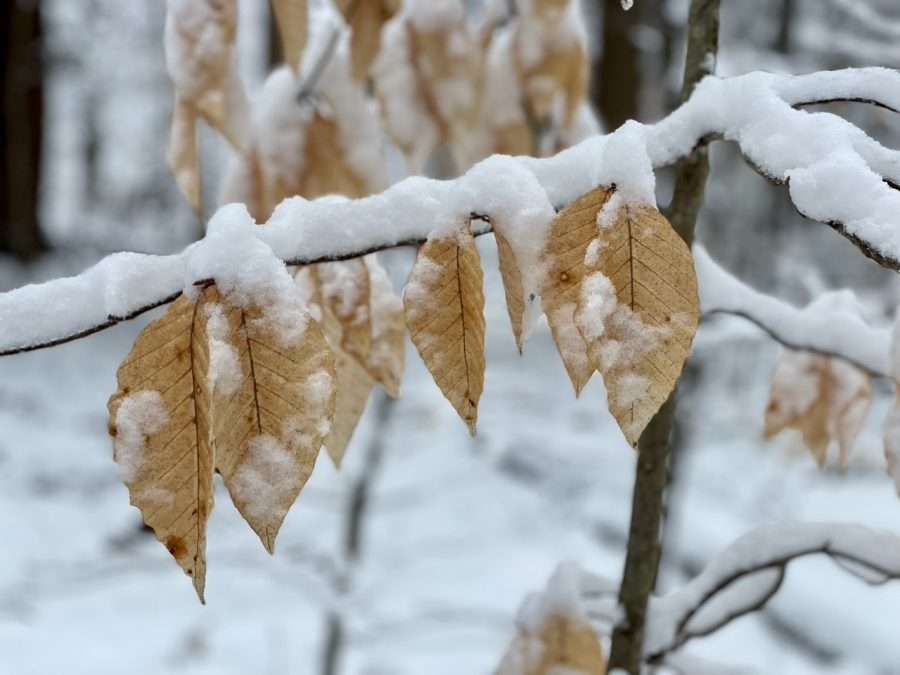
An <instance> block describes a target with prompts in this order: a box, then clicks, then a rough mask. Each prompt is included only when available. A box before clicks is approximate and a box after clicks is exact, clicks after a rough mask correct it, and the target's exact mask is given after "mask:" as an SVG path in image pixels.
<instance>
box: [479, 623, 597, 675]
mask: <svg viewBox="0 0 900 675" xmlns="http://www.w3.org/2000/svg"><path fill="white" fill-rule="evenodd" d="M563 673H566V674H569V673H571V674H572V675H576V674H577V675H604V674H605V673H606V662H605V660H604V657H603V648H602V647H601V645H600V640H599V639H598V638H597V634H596V633H595V632H594V629H593V628H592V627H591V625H590V624H589V623H586V622H583V621H578V620H576V619H574V618H572V617H569V616H564V615H561V614H552V615H551V616H549V617H547V618H546V619H544V622H543V625H542V626H541V628H540V632H539V633H537V634H533V633H530V632H528V631H527V630H523V629H521V628H520V630H519V633H518V634H517V635H516V637H515V638H514V640H513V642H512V644H511V645H510V648H509V650H508V651H507V653H506V655H505V656H504V658H503V661H502V662H501V664H500V667H499V668H498V669H497V671H496V673H495V675H561V674H563Z"/></svg>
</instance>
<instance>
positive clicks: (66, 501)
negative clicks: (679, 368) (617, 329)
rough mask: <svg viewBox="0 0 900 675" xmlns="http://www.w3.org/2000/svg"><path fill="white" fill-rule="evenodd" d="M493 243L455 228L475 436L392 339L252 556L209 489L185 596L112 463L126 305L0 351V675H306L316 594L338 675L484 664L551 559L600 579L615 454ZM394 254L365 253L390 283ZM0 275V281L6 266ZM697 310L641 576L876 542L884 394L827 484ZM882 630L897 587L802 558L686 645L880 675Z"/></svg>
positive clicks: (739, 349)
mask: <svg viewBox="0 0 900 675" xmlns="http://www.w3.org/2000/svg"><path fill="white" fill-rule="evenodd" d="M492 247H493V242H492V241H491V238H490V237H482V238H481V239H480V240H479V248H480V249H481V250H482V251H484V252H485V256H484V257H485V267H486V269H487V275H486V277H487V278H486V284H487V291H488V358H487V361H488V371H487V380H486V387H485V393H484V397H483V399H482V404H481V413H480V415H479V434H478V436H477V438H475V439H470V438H469V436H468V433H467V431H466V429H465V426H464V425H463V424H462V423H461V422H460V421H459V419H458V418H457V416H456V414H455V413H454V411H453V410H452V408H451V407H450V406H449V404H447V403H446V401H444V399H443V397H442V396H441V394H440V392H439V391H438V389H437V387H436V386H435V385H434V384H433V382H431V380H430V379H429V377H428V375H427V373H426V371H425V369H424V367H423V366H422V364H421V362H420V361H419V360H418V357H417V356H416V355H415V354H414V350H412V349H411V348H410V353H409V366H408V372H407V375H406V377H405V379H404V383H403V395H402V398H401V400H400V402H399V403H397V404H396V405H394V406H392V407H391V413H390V415H389V417H388V421H387V423H386V426H384V427H378V426H377V425H376V423H375V421H374V420H373V417H372V416H371V415H368V416H367V417H366V419H365V420H364V423H363V425H362V426H361V427H360V428H359V429H358V431H357V434H356V436H355V439H354V441H353V443H352V445H351V447H350V450H349V451H348V458H347V464H346V466H345V468H344V469H343V470H342V472H341V473H340V474H338V473H337V472H335V471H334V469H333V468H332V466H331V465H330V463H329V461H328V459H327V457H324V456H323V457H321V458H320V461H319V464H318V465H317V467H316V471H315V474H314V476H313V479H312V480H311V482H310V483H309V485H308V487H307V488H306V489H305V490H304V492H303V493H302V494H301V496H300V499H299V501H298V503H297V504H296V506H295V508H294V510H293V511H292V512H291V514H290V515H289V516H288V519H287V521H286V523H285V527H284V529H283V531H282V534H281V535H280V537H279V542H278V547H277V552H276V555H275V556H274V558H270V557H269V556H268V555H267V554H266V553H265V552H264V551H263V549H262V547H261V546H260V545H259V542H258V541H257V540H256V539H255V538H254V536H253V534H252V532H250V530H249V529H248V528H246V526H244V524H243V523H242V522H241V521H240V517H239V516H238V514H237V512H236V511H235V509H234V508H233V507H232V506H231V504H230V503H229V502H228V498H227V495H226V494H225V492H224V489H222V487H221V486H219V489H218V490H217V494H216V497H217V504H216V509H215V511H214V513H213V517H212V521H211V527H210V532H209V547H210V548H209V573H208V584H207V602H208V604H207V605H206V606H201V605H200V604H199V603H198V602H197V599H196V596H195V594H194V591H193V589H192V587H191V584H190V582H189V580H188V579H187V578H186V577H185V576H184V575H183V574H182V572H181V571H180V570H179V569H178V567H177V565H176V564H175V563H174V562H173V561H172V560H171V558H170V556H169V555H168V553H167V552H166V551H165V549H164V548H163V547H162V546H161V545H159V544H158V543H157V542H156V541H155V540H154V539H153V537H152V536H150V535H148V534H146V533H143V532H141V531H140V528H139V525H140V516H139V514H138V512H137V510H136V509H134V508H132V507H130V506H129V505H128V497H127V492H126V490H125V488H124V486H123V485H122V484H121V483H120V482H119V479H118V474H117V469H116V467H115V465H114V464H113V462H112V460H111V446H110V442H109V439H108V437H107V434H106V416H105V410H106V399H107V397H108V396H109V394H110V393H111V392H112V391H113V390H114V388H115V386H114V385H115V369H116V366H117V364H118V362H119V361H120V360H121V359H122V358H123V357H124V356H125V355H126V353H127V352H128V349H129V348H130V343H131V341H132V340H133V339H134V337H135V335H136V333H137V331H138V329H139V328H140V326H141V325H142V324H143V323H144V322H145V321H146V319H142V320H139V321H135V322H132V323H130V324H127V325H125V326H120V327H118V328H115V329H112V330H110V331H107V332H105V333H101V334H99V335H97V336H94V337H92V338H89V339H85V340H81V341H79V342H76V343H73V344H69V345H64V346H62V347H58V348H54V349H52V350H49V351H43V352H36V353H31V354H23V355H19V356H14V357H7V358H4V359H0V429H2V433H0V539H2V541H4V542H6V544H5V545H4V546H3V547H2V550H3V554H2V555H0V675H7V674H9V675H30V674H35V675H37V674H40V675H45V674H50V673H53V674H55V673H60V672H66V673H73V674H78V673H85V674H87V673H90V674H92V675H96V674H102V673H120V672H123V671H127V672H129V673H147V674H148V675H149V674H154V675H155V674H158V673H192V674H194V673H209V674H216V675H218V674H225V673H235V674H238V673H240V674H245V673H266V674H272V675H276V674H281V673H291V674H300V675H305V674H307V673H309V674H313V673H318V672H320V665H319V657H320V654H321V650H322V645H323V641H324V636H325V630H326V615H327V613H328V612H329V610H335V609H336V610H338V611H341V612H343V614H344V615H345V616H346V617H347V625H348V629H349V631H348V643H347V644H346V650H345V656H346V658H345V660H344V670H343V672H344V673H346V674H347V675H351V674H359V675H387V674H389V673H390V674H392V673H398V674H410V675H420V674H424V673H428V674H429V675H430V674H434V675H441V674H443V673H448V674H450V673H454V674H455V673H489V672H491V670H492V668H493V667H494V666H495V665H496V664H497V663H498V661H499V659H500V657H501V655H502V653H503V651H504V649H505V647H506V644H507V642H508V640H509V639H510V637H511V636H512V634H513V628H514V625H513V620H514V616H515V612H516V609H517V607H518V605H519V604H520V602H521V601H522V600H523V599H524V597H525V595H526V593H528V592H530V591H533V590H536V589H539V588H542V587H543V585H544V583H545V582H546V580H547V578H548V577H549V576H550V574H551V573H552V571H553V569H554V567H555V566H556V564H557V563H558V562H559V561H560V560H564V559H570V560H575V561H577V562H579V563H580V564H581V565H582V566H584V567H585V568H587V569H589V570H591V571H594V572H597V573H600V574H603V575H606V576H610V577H613V578H616V577H618V575H619V573H620V569H621V565H622V560H623V537H624V533H625V531H626V529H627V522H628V509H629V506H630V491H631V480H632V471H633V467H634V454H633V452H632V451H631V450H630V449H629V448H628V447H627V446H626V444H625V442H624V440H623V439H622V438H621V436H620V434H619V432H618V430H617V428H616V426H615V423H614V421H613V420H612V419H611V418H610V417H609V415H608V414H607V413H606V411H605V404H604V393H603V388H602V385H601V384H600V382H599V381H594V382H592V383H591V384H590V385H589V387H588V388H587V389H586V390H585V392H584V393H583V394H582V396H581V398H580V399H579V400H577V401H576V400H575V398H574V396H573V394H572V392H571V386H570V384H569V382H568V380H567V378H566V376H565V372H564V370H563V368H562V365H561V364H560V362H559V359H558V357H557V355H556V353H555V350H554V348H553V346H552V343H551V341H550V338H549V335H548V333H547V331H546V328H542V329H541V330H538V331H537V334H536V335H535V336H534V337H533V338H532V340H531V341H530V342H529V343H527V345H526V350H525V356H524V357H521V358H520V357H519V356H518V355H517V354H516V351H515V345H514V342H513V339H512V336H511V334H510V331H509V326H508V319H507V317H506V314H505V309H504V307H503V298H502V289H501V285H500V281H499V275H498V273H497V272H496V264H495V261H494V254H493V251H492V250H491V249H492ZM409 260H410V258H409V256H408V255H406V254H397V255H392V256H390V263H391V265H392V267H394V268H395V271H397V272H398V277H399V278H402V276H403V274H404V273H405V272H404V270H405V269H407V268H408V264H409ZM10 270H11V268H10V267H8V266H7V267H6V268H4V269H3V273H2V275H0V278H3V279H4V283H5V284H6V287H9V286H12V285H15V284H19V283H22V282H23V281H24V278H22V277H21V276H19V275H17V274H13V273H12V272H11V271H10ZM44 273H46V274H58V273H59V270H55V269H54V268H49V269H47V270H45V272H44ZM719 324H721V322H719ZM719 324H713V325H709V324H705V325H704V327H703V328H702V329H701V331H704V332H705V333H706V337H701V340H700V341H699V343H698V346H697V349H696V350H695V356H694V359H695V362H696V363H697V364H699V365H700V367H701V371H700V372H701V381H702V382H703V384H702V385H701V388H700V393H699V394H698V395H697V397H695V398H694V400H693V403H692V405H690V406H687V407H686V408H685V411H686V413H687V420H688V427H689V434H688V438H689V442H688V443H687V444H685V447H683V448H682V449H681V453H682V454H681V456H680V458H679V459H680V461H679V462H678V464H677V467H676V483H675V487H674V500H673V505H672V512H671V516H672V528H671V529H670V530H669V531H668V532H667V539H666V543H667V546H668V547H669V553H668V555H667V564H666V567H665V569H664V572H663V576H662V579H661V582H662V586H663V588H664V589H665V590H670V589H672V588H673V587H675V586H677V585H679V584H681V583H683V582H684V581H685V578H686V577H685V574H690V573H696V572H697V571H699V568H700V567H701V566H702V565H703V563H704V562H705V561H707V560H708V559H709V558H710V557H711V556H713V555H714V554H715V553H716V552H717V551H719V550H721V549H722V548H724V547H725V546H726V545H727V544H728V543H730V542H731V541H732V540H733V539H735V538H736V537H738V536H740V535H741V534H743V533H744V532H746V531H747V530H749V529H751V528H752V527H754V526H756V525H759V524H763V523H772V522H777V521H780V520H787V519H802V520H810V521H813V520H816V521H817V520H829V521H851V522H860V523H863V524H866V525H872V526H878V527H884V528H888V529H892V530H897V531H900V501H898V500H897V498H896V495H895V494H894V491H893V486H892V484H891V482H890V481H889V480H888V479H887V477H886V476H885V475H884V474H883V471H882V466H881V460H880V452H881V448H880V442H879V439H878V435H877V424H878V420H879V419H880V418H881V417H882V415H883V409H884V406H885V402H884V401H882V402H881V407H880V408H879V407H876V409H875V410H874V411H873V414H872V415H871V419H870V424H869V427H870V428H869V429H867V433H866V434H864V436H863V438H862V440H861V441H860V444H859V445H860V448H859V453H858V456H857V457H856V458H855V460H854V461H853V462H851V469H850V472H849V473H848V475H841V474H839V473H825V474H822V473H819V472H818V471H817V470H816V469H815V468H814V464H813V460H812V459H811V458H810V457H808V456H806V455H799V456H790V455H789V453H787V452H786V451H785V448H784V446H785V445H786V443H785V442H779V443H775V444H773V445H770V446H766V445H764V444H763V443H762V441H761V440H760V431H761V428H762V416H763V409H764V406H765V401H766V379H767V376H768V373H769V372H770V370H771V368H772V367H773V365H774V357H775V354H776V350H775V348H774V347H771V346H768V345H766V343H764V342H762V340H761V338H758V337H757V336H756V335H755V334H754V333H753V332H752V330H751V331H747V330H743V329H741V330H722V329H720V328H718V327H717V325H719ZM717 334H721V336H724V337H721V336H720V337H716V335H717ZM729 361H731V362H733V363H734V364H735V365H734V366H727V364H728V363H729ZM719 373H721V376H720V375H719ZM735 373H736V374H735ZM882 398H884V396H883V395H882ZM371 407H372V406H370V408H371ZM370 412H371V411H370ZM376 434H377V435H379V437H380V438H381V440H382V441H383V443H384V446H385V450H386V456H385V462H384V465H383V466H382V470H381V472H380V473H379V474H378V475H377V476H376V477H375V478H374V480H373V488H374V496H373V501H372V504H371V509H370V511H369V513H368V517H367V518H366V520H365V532H364V540H363V555H362V561H361V563H360V564H359V565H358V567H357V568H356V569H355V570H353V571H351V572H350V575H351V578H352V587H353V589H354V590H353V592H352V593H351V595H350V596H349V597H345V598H340V597H339V596H337V595H336V594H335V592H334V590H333V589H334V588H335V584H334V574H335V571H336V570H337V569H340V568H341V562H340V559H341V556H340V553H339V551H340V549H341V541H342V539H341V538H342V536H343V531H344V530H343V528H344V527H345V516H346V500H347V493H348V489H349V485H350V482H351V479H352V477H354V476H355V475H356V473H357V472H358V470H359V467H360V466H361V464H362V462H363V459H364V457H365V455H366V453H367V451H368V446H369V444H370V442H371V439H372V438H373V436H374V435H376ZM898 625H900V584H897V585H893V586H891V585H888V586H885V587H881V588H874V589H873V588H867V587H865V586H864V585H862V584H861V583H860V582H859V581H858V580H856V579H853V578H851V577H849V576H847V575H846V574H843V573H842V572H841V571H839V570H837V569H836V568H835V566H834V565H833V564H832V563H830V562H828V561H825V560H812V561H808V562H802V563H799V564H797V565H796V566H795V567H792V568H791V571H790V572H789V574H788V579H787V582H786V583H785V585H784V588H783V589H782V591H781V592H780V594H779V595H778V596H777V598H776V599H775V601H774V602H773V603H772V605H771V607H770V609H768V610H766V611H765V612H763V613H762V614H759V615H756V616H754V617H751V618H746V619H743V620H741V621H739V622H737V623H736V624H734V625H733V626H731V627H729V628H728V629H726V630H725V631H723V632H722V633H720V634H718V635H716V636H714V637H713V638H709V639H705V640H702V641H698V642H696V643H694V644H692V645H691V646H690V647H689V648H688V649H689V651H690V652H692V653H694V654H697V655H700V656H703V657H704V658H707V659H713V660H715V661H718V662H723V663H728V664H734V665H743V666H747V667H749V668H751V669H752V670H751V672H758V673H791V674H792V675H794V674H799V675H804V674H806V673H810V674H812V673H817V674H821V673H827V674H832V673H833V674H837V673H841V674H848V675H849V674H857V673H860V674H862V673H873V674H875V673H878V674H887V673H900V642H898V641H897V639H896V632H897V626H898Z"/></svg>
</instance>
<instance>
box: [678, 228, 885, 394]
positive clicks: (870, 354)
mask: <svg viewBox="0 0 900 675" xmlns="http://www.w3.org/2000/svg"><path fill="white" fill-rule="evenodd" d="M693 251H694V266H695V267H696V270H697V280H698V283H699V287H700V307H701V310H702V311H703V314H704V316H709V315H714V314H730V315H733V316H739V317H742V318H744V319H747V320H748V321H751V322H753V323H754V324H756V325H757V326H759V327H760V328H761V329H762V330H764V331H765V332H766V333H768V334H769V335H770V336H771V337H772V338H773V339H775V340H776V341H778V342H780V343H781V344H783V345H784V346H786V347H788V348H790V349H797V350H801V351H808V352H814V353H817V354H822V355H824V356H832V357H836V358H839V359H841V360H843V361H846V362H848V363H850V364H851V365H854V366H856V367H857V368H860V369H862V370H864V371H866V372H868V373H869V374H871V375H874V376H878V377H889V376H890V375H889V374H890V363H891V356H890V350H891V330H890V328H889V327H885V328H873V327H872V326H870V325H869V324H867V323H866V322H865V321H864V320H863V319H861V318H860V317H859V316H858V315H856V314H855V313H852V312H849V311H847V310H845V309H842V308H840V307H833V308H832V307H822V306H821V305H819V304H815V305H810V306H808V307H805V308H803V309H799V308H797V307H794V306H793V305H790V304H788V303H786V302H784V301H783V300H779V299H778V298H775V297H772V296H770V295H766V294H765V293H760V292H759V291H757V290H755V289H753V288H751V287H750V286H747V285H746V284H745V283H743V282H742V281H740V280H739V279H737V278H735V277H733V276H732V275H731V274H729V273H728V272H726V271H725V270H724V269H722V268H721V267H720V266H719V265H718V264H717V263H716V262H715V261H714V260H713V259H712V258H711V257H710V255H709V253H707V252H706V249H705V248H703V246H700V245H698V244H695V245H694V248H693Z"/></svg>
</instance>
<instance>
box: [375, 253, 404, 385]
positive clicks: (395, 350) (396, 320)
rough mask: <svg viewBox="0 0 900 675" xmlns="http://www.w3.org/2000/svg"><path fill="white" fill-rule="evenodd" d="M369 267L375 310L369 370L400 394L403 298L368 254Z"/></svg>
mask: <svg viewBox="0 0 900 675" xmlns="http://www.w3.org/2000/svg"><path fill="white" fill-rule="evenodd" d="M365 261H366V265H367V266H368V268H369V290H370V293H371V298H370V307H371V312H372V350H371V352H370V353H369V358H368V361H367V362H366V370H368V372H369V374H370V375H371V376H372V377H373V378H374V379H375V381H376V382H378V383H379V384H380V385H381V386H382V387H383V388H384V390H385V391H386V392H387V394H388V396H390V397H391V398H394V399H396V398H399V397H400V381H401V380H402V379H403V369H404V367H405V365H406V322H405V321H404V319H403V301H402V300H400V298H399V297H398V296H397V295H396V294H395V293H394V288H393V286H391V280H390V279H389V278H388V275H387V272H386V271H385V269H384V268H383V267H382V266H381V265H380V264H379V263H378V259H377V258H376V257H375V256H374V255H371V256H366V258H365Z"/></svg>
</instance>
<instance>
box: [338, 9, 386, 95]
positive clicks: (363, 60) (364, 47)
mask: <svg viewBox="0 0 900 675" xmlns="http://www.w3.org/2000/svg"><path fill="white" fill-rule="evenodd" d="M336 5H337V8H338V10H339V11H340V12H341V14H343V15H344V19H346V21H347V23H348V24H349V25H350V29H351V31H352V32H351V35H350V56H351V60H352V64H353V77H354V78H355V79H356V80H358V81H362V80H364V79H365V78H366V76H367V75H368V74H369V68H370V66H371V64H372V62H373V61H374V60H375V57H376V56H377V55H378V51H379V49H380V48H381V29H382V28H383V27H384V24H385V23H386V22H387V21H388V20H389V19H390V18H391V17H393V16H394V14H396V13H397V11H398V10H399V3H397V2H396V1H395V0H336Z"/></svg>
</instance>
